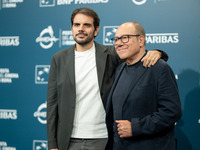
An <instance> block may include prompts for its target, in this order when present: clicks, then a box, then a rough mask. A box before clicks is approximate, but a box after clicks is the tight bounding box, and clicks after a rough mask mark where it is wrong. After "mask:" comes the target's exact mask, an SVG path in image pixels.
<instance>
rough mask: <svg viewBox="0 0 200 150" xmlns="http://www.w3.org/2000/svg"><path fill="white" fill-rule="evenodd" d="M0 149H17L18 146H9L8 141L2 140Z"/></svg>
mask: <svg viewBox="0 0 200 150" xmlns="http://www.w3.org/2000/svg"><path fill="white" fill-rule="evenodd" d="M0 150H16V147H11V146H8V144H7V142H5V141H0Z"/></svg>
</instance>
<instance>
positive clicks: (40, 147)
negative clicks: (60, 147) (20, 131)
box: [33, 140, 48, 150]
mask: <svg viewBox="0 0 200 150" xmlns="http://www.w3.org/2000/svg"><path fill="white" fill-rule="evenodd" d="M47 146H48V145H47V141H46V140H33V150H48V147H47Z"/></svg>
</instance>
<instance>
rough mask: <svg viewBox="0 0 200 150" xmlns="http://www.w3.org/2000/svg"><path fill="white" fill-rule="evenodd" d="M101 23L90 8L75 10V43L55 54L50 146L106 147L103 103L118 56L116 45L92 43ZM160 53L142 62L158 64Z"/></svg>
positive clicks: (70, 148)
mask: <svg viewBox="0 0 200 150" xmlns="http://www.w3.org/2000/svg"><path fill="white" fill-rule="evenodd" d="M99 22H100V20H99V17H98V15H97V14H96V12H94V11H93V10H92V9H90V8H79V9H76V10H74V11H73V13H72V15H71V29H72V33H73V37H74V40H75V41H76V44H75V45H74V46H72V47H70V48H68V49H66V50H63V51H60V52H58V53H56V54H55V55H54V56H53V58H52V61H51V69H50V73H49V81H48V92H47V135H48V148H49V149H51V150H67V149H68V150H79V149H88V150H94V149H95V150H103V149H104V147H105V143H106V140H107V129H106V124H105V105H106V101H107V97H108V94H109V91H110V88H111V86H112V83H113V80H114V72H115V69H116V67H117V66H118V64H119V63H120V59H119V57H118V55H117V54H116V52H115V49H114V47H113V46H103V45H100V44H98V43H96V42H94V38H95V37H96V36H97V34H98V31H99ZM162 54H164V53H162ZM160 56H161V53H160V52H158V51H152V52H151V53H148V54H147V56H146V57H145V58H144V59H143V61H144V65H146V66H148V67H149V66H151V65H152V64H155V63H156V61H157V60H158V59H159V58H160ZM165 57H166V58H167V55H165Z"/></svg>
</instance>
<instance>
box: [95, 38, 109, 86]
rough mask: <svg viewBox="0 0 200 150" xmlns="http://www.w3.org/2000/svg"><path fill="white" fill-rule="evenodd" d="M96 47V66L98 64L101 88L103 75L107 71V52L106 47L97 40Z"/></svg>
mask: <svg viewBox="0 0 200 150" xmlns="http://www.w3.org/2000/svg"><path fill="white" fill-rule="evenodd" d="M95 49H96V66H97V76H98V83H99V89H101V86H102V81H103V75H104V72H105V65H106V58H107V53H106V52H105V51H106V48H105V47H103V46H101V45H99V44H98V43H96V42H95Z"/></svg>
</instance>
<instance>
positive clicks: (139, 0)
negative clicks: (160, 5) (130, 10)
mask: <svg viewBox="0 0 200 150" xmlns="http://www.w3.org/2000/svg"><path fill="white" fill-rule="evenodd" d="M132 1H133V3H135V4H136V5H143V4H145V3H146V2H147V0H132Z"/></svg>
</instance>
